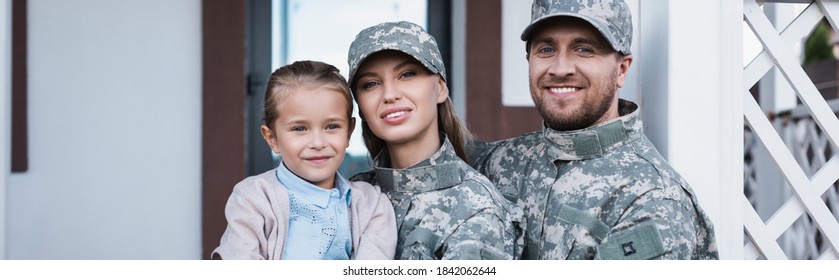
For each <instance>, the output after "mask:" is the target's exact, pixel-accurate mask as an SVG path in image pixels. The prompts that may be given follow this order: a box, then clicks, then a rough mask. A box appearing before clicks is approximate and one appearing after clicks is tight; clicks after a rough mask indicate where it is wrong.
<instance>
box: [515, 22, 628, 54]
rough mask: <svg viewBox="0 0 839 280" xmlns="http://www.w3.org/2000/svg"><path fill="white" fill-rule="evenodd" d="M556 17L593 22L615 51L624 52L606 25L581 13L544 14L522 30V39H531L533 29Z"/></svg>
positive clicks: (592, 24)
mask: <svg viewBox="0 0 839 280" xmlns="http://www.w3.org/2000/svg"><path fill="white" fill-rule="evenodd" d="M555 17H574V18H578V19H582V20H585V21H586V22H588V23H589V24H591V26H594V28H595V29H597V31H600V35H602V36H603V38H606V41H607V42H609V45H610V46H612V49H614V50H615V51H619V52H622V51H621V50H620V49H619V48H618V46H617V43H616V41H617V39H615V38H614V37H613V36H612V33H611V32H609V30H608V28H606V27H605V26H599V25H598V24H597V21H595V20H594V19H592V18H591V17H588V16H584V15H580V14H577V13H555V14H550V15H547V16H544V17H542V18H540V19H537V20H535V21H533V22H531V23H530V24H529V25H527V27H525V28H524V31H522V32H521V40H522V41H525V42H527V41H528V40H529V39H530V36H531V35H532V34H531V33H532V32H533V29H534V28H536V26H537V25H539V24H540V23H542V22H545V21H546V20H548V19H551V18H555ZM604 28H606V29H605V30H604ZM625 54H629V52H628V51H627V52H626V53H625Z"/></svg>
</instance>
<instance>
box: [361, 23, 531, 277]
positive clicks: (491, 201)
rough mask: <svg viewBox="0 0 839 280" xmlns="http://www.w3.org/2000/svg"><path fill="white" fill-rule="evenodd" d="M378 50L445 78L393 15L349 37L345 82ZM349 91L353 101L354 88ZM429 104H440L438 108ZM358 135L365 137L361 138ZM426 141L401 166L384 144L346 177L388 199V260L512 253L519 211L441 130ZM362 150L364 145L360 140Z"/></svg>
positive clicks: (433, 53) (430, 43)
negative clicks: (424, 150)
mask: <svg viewBox="0 0 839 280" xmlns="http://www.w3.org/2000/svg"><path fill="white" fill-rule="evenodd" d="M383 51H387V52H401V53H404V54H405V55H407V57H410V58H409V59H413V60H416V62H418V64H420V65H422V66H424V67H425V68H426V69H427V70H428V71H430V73H433V74H434V75H435V77H434V78H440V79H442V80H443V81H445V79H446V68H445V65H444V64H443V60H442V58H441V56H440V51H439V50H438V48H437V43H436V41H435V40H434V38H433V37H432V36H431V35H429V34H428V33H427V32H426V31H425V30H424V29H423V28H422V27H420V26H418V25H416V24H413V23H410V22H404V21H401V22H387V23H382V24H378V25H375V26H371V27H368V28H366V29H364V30H362V31H361V32H360V33H359V34H358V35H357V36H356V38H355V40H354V41H353V43H352V44H351V45H350V50H349V55H348V62H349V66H350V75H349V82H350V85H354V84H355V82H356V80H357V79H358V76H359V73H358V71H359V69H362V66H363V65H364V64H365V63H367V62H368V61H369V60H371V59H372V60H375V59H377V58H376V57H375V54H377V53H379V52H383ZM371 57H372V58H371ZM370 58H371V59H370ZM405 69H410V68H405ZM399 71H406V70H399ZM419 75H420V74H416V76H419ZM438 75H439V77H437V76H438ZM351 87H353V86H351ZM392 87H404V85H403V84H400V85H393V86H392ZM392 90H394V91H399V90H404V88H400V89H392ZM353 94H354V96H355V98H356V101H358V98H359V97H358V93H357V92H356V89H355V88H354V87H353ZM362 94H370V93H362ZM393 94H396V93H393ZM429 94H431V93H429ZM436 107H437V108H438V109H437V110H442V109H440V108H441V106H439V105H438V106H436ZM420 109H425V110H433V109H434V108H420ZM362 113H363V112H362ZM451 113H452V115H453V113H454V112H453V111H452V112H451ZM362 116H363V114H362ZM362 121H363V125H362V129H363V130H364V133H365V134H367V133H370V132H371V131H370V127H369V126H368V125H367V124H366V122H367V120H365V119H364V118H362ZM440 121H441V120H439V119H438V122H440ZM435 127H437V125H435ZM457 133H461V132H460V131H458V132H457ZM366 137H367V136H365V141H369V139H367V138H366ZM376 137H377V136H376ZM378 140H379V141H383V140H382V139H378ZM423 144H424V143H423ZM430 145H439V149H437V151H436V152H435V153H434V154H432V155H431V156H430V157H429V158H427V159H424V160H422V161H420V162H418V163H415V164H413V165H411V166H409V167H407V168H404V169H396V168H392V164H391V158H390V155H389V153H388V149H387V147H385V148H383V149H381V151H379V152H378V153H377V154H374V156H375V159H374V167H375V170H373V171H370V172H366V173H361V174H357V175H356V176H353V178H351V179H350V180H353V181H358V180H363V181H367V182H368V183H371V184H373V185H378V186H380V187H381V188H382V191H383V192H384V193H385V194H387V196H388V197H389V198H390V200H391V202H392V203H393V207H394V210H395V212H396V226H397V232H398V234H397V236H398V238H397V245H396V259H404V260H426V259H456V260H477V259H495V260H510V259H514V258H517V257H518V256H519V255H520V254H521V246H520V244H521V243H522V242H521V241H520V240H519V238H520V237H521V231H520V229H519V228H518V227H517V226H518V223H519V222H520V221H521V220H522V212H521V210H520V209H519V208H518V207H516V205H513V204H511V203H509V202H508V201H507V200H506V199H504V197H503V196H502V195H501V193H499V192H498V190H497V189H496V188H494V186H493V185H492V183H491V182H490V181H489V180H488V179H487V178H486V177H484V176H483V175H481V174H480V173H478V172H477V171H476V170H475V169H473V168H472V167H470V166H469V165H468V164H467V163H466V162H465V161H463V160H462V159H461V158H460V157H458V155H457V153H456V152H455V147H454V146H453V144H452V142H451V141H449V138H448V136H447V135H446V134H445V133H444V132H443V131H440V134H439V142H437V143H430ZM368 149H371V146H369V145H368ZM371 150H372V149H371ZM372 153H376V151H372ZM517 240H518V241H517Z"/></svg>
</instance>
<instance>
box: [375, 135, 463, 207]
mask: <svg viewBox="0 0 839 280" xmlns="http://www.w3.org/2000/svg"><path fill="white" fill-rule="evenodd" d="M441 138H443V144H442V145H441V146H440V149H438V150H437V152H435V153H434V154H433V155H431V157H429V158H428V159H425V160H423V161H421V162H419V163H417V164H414V165H412V166H410V167H408V168H405V169H393V168H389V166H391V165H390V157H389V155H388V153H387V148H385V149H382V151H381V152H379V155H378V156H376V158H375V159H374V160H373V162H374V164H375V171H376V181H377V182H378V184H379V186H381V187H382V189H384V190H387V191H396V192H426V191H432V190H437V189H444V188H450V187H453V186H456V185H459V184H460V183H461V182H463V176H464V174H463V172H462V171H461V170H460V168H459V167H458V160H460V158H458V157H457V154H456V153H455V151H454V146H452V143H451V142H449V139H448V138H447V137H446V136H445V134H442V133H441Z"/></svg>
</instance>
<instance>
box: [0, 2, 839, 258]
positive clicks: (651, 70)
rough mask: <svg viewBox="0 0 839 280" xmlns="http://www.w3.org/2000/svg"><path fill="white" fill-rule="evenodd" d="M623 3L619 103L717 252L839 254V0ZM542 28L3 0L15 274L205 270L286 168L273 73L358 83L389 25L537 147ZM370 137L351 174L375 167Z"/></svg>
mask: <svg viewBox="0 0 839 280" xmlns="http://www.w3.org/2000/svg"><path fill="white" fill-rule="evenodd" d="M627 2H628V3H629V5H630V8H631V10H632V12H633V23H634V30H633V38H634V42H633V45H632V53H633V56H634V62H633V64H632V67H631V68H630V72H629V76H628V78H627V83H626V86H625V87H624V88H622V89H621V93H620V95H621V97H622V98H625V99H629V100H632V101H634V102H636V103H638V104H639V105H641V108H642V117H643V120H644V122H645V129H646V133H647V135H648V136H649V137H650V138H651V140H652V141H653V142H654V144H655V145H656V146H657V147H658V149H659V151H660V152H661V153H662V154H663V155H664V156H665V157H666V158H667V159H668V160H669V161H670V162H671V163H672V164H673V165H674V167H675V168H676V169H677V170H678V171H679V172H680V173H682V175H683V176H684V177H685V179H686V180H687V181H688V182H689V183H690V184H691V186H692V187H693V189H694V190H695V191H696V193H697V196H698V197H699V199H700V202H701V203H702V205H703V207H704V208H705V210H706V211H707V212H708V214H709V216H710V217H711V219H712V220H713V221H714V223H715V226H716V228H717V239H718V245H719V246H720V252H721V256H722V257H723V258H726V259H744V258H745V259H776V258H780V259H783V258H790V259H832V258H837V257H836V255H837V253H836V252H837V251H836V246H837V244H839V231H837V230H839V224H837V216H838V215H837V214H836V213H838V212H839V211H837V209H836V207H839V202H837V199H836V193H837V189H839V187H838V186H837V181H838V180H839V156H837V153H838V152H839V149H837V146H836V143H837V139H839V135H837V132H836V130H837V129H839V125H835V124H837V121H836V113H835V112H837V111H839V104H837V103H836V98H837V86H836V85H837V83H836V80H837V77H839V75H837V71H836V69H837V64H839V63H837V60H836V58H835V57H836V53H837V51H836V47H835V46H836V43H837V42H839V40H837V39H836V38H837V37H836V35H835V32H834V31H833V30H835V22H834V21H833V20H832V19H833V18H834V17H832V15H836V13H832V11H834V10H836V9H837V8H836V3H835V1H800V0H794V1H792V0H791V1H754V0H742V1H741V0H737V1H730V0H713V1H679V0H677V1H655V2H650V1H645V2H642V1H639V0H628V1H627ZM529 17H530V1H516V0H376V1H373V0H344V1H339V0H306V1H303V0H230V1H220V0H203V1H202V0H178V1H163V0H143V1H140V0H119V1H108V0H74V1H59V0H28V1H27V0H0V58H2V60H0V61H2V64H0V96H2V98H0V105H2V106H0V112H2V114H0V135H3V136H4V137H2V139H0V144H2V147H3V149H2V151H0V156H2V159H3V160H2V161H0V170H2V171H0V259H205V258H207V257H209V253H210V252H211V251H212V249H213V248H215V247H216V246H218V242H219V238H220V237H221V234H222V232H223V231H224V228H225V226H226V221H225V219H224V213H223V210H224V204H225V202H226V200H227V197H228V196H229V194H230V192H231V190H232V187H233V185H234V184H236V183H237V182H239V181H240V180H242V179H243V178H245V177H247V176H251V175H256V174H259V173H262V172H265V171H267V170H270V169H272V168H273V167H275V166H276V164H277V162H278V161H277V160H278V155H275V154H272V153H271V151H270V149H268V147H267V145H266V144H265V143H264V141H263V139H262V138H261V136H260V135H259V130H258V128H259V125H261V124H262V123H261V112H262V99H263V94H264V90H265V89H264V88H265V81H266V79H267V77H268V76H269V75H270V73H271V72H273V70H274V69H276V68H278V67H280V66H282V65H285V64H288V63H291V62H294V61H297V60H320V61H324V62H327V63H330V64H333V65H335V66H337V67H338V68H339V69H341V72H342V73H343V74H344V75H346V74H347V72H348V71H347V63H346V55H347V50H348V48H349V44H350V42H351V41H352V40H353V39H354V37H355V35H356V34H357V33H358V32H359V31H360V30H361V29H363V28H365V27H368V26H371V25H373V24H377V23H380V22H385V21H396V20H406V21H411V22H415V23H417V24H420V25H422V26H424V27H426V29H428V30H429V32H430V33H431V34H432V35H434V36H435V38H436V39H437V41H438V43H439V45H440V49H441V52H442V54H443V57H444V61H445V63H446V65H447V69H448V72H449V80H448V82H449V87H450V92H451V97H452V99H453V101H454V104H455V106H456V107H457V110H458V114H459V116H460V118H461V119H462V120H464V121H465V122H466V123H467V126H468V127H469V129H470V130H471V131H472V132H473V133H474V134H475V135H476V137H477V138H478V139H481V140H484V141H493V140H499V139H505V138H509V137H514V136H517V135H520V134H522V133H526V132H530V131H534V130H538V129H540V128H541V118H540V117H539V115H538V113H537V112H536V110H535V109H534V108H533V107H532V106H533V105H532V101H531V100H530V95H529V91H528V86H527V64H526V61H525V59H524V56H525V52H524V43H523V42H522V41H521V40H520V39H519V35H520V32H521V30H523V28H524V26H526V25H527V24H528V23H529V21H530V18H529ZM766 34H768V35H766ZM772 34H774V35H772ZM777 42H781V43H780V44H778V43H777ZM767 46H768V47H767ZM772 48H776V51H772ZM787 58H788V59H787ZM790 62H792V63H790ZM798 71H800V72H798ZM802 101H803V102H802ZM752 103H754V104H755V105H756V106H757V108H758V110H757V112H755V111H754V110H751V109H753V107H750V104H752ZM750 108H751V109H750ZM825 108H827V109H825ZM357 113H358V110H357V109H356V110H355V114H356V115H357ZM765 124H768V125H765ZM834 125H835V127H833V126H834ZM355 131H356V133H355V134H354V135H353V137H352V139H351V146H350V148H349V149H348V150H347V157H346V160H345V162H344V164H343V165H342V167H341V170H340V171H341V173H342V174H344V175H345V176H352V175H353V174H355V173H358V172H361V171H365V170H368V169H369V168H370V159H369V155H368V154H367V151H366V149H365V148H364V145H363V141H362V140H361V137H360V128H356V130H355ZM776 139H777V140H778V141H780V143H779V142H777V141H775V140H776ZM776 151H777V152H776ZM802 178H803V179H802ZM809 192H813V193H815V194H809Z"/></svg>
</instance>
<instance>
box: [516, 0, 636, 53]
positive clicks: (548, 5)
mask: <svg viewBox="0 0 839 280" xmlns="http://www.w3.org/2000/svg"><path fill="white" fill-rule="evenodd" d="M556 16H571V17H577V18H580V19H583V20H585V21H588V22H589V23H591V25H594V27H595V28H597V30H598V31H600V33H601V34H603V37H605V38H606V40H608V41H609V44H611V45H612V48H614V49H615V50H616V51H619V52H621V53H623V54H629V47H630V45H632V15H631V14H630V11H629V6H628V5H627V4H626V2H624V1H623V0H534V1H533V6H532V8H531V12H530V24H529V25H527V27H526V28H524V32H522V33H521V40H522V41H528V40H529V39H530V35H531V34H530V33H531V32H533V27H534V26H536V25H537V24H538V23H539V22H542V21H544V20H545V19H548V18H552V17H556Z"/></svg>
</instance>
